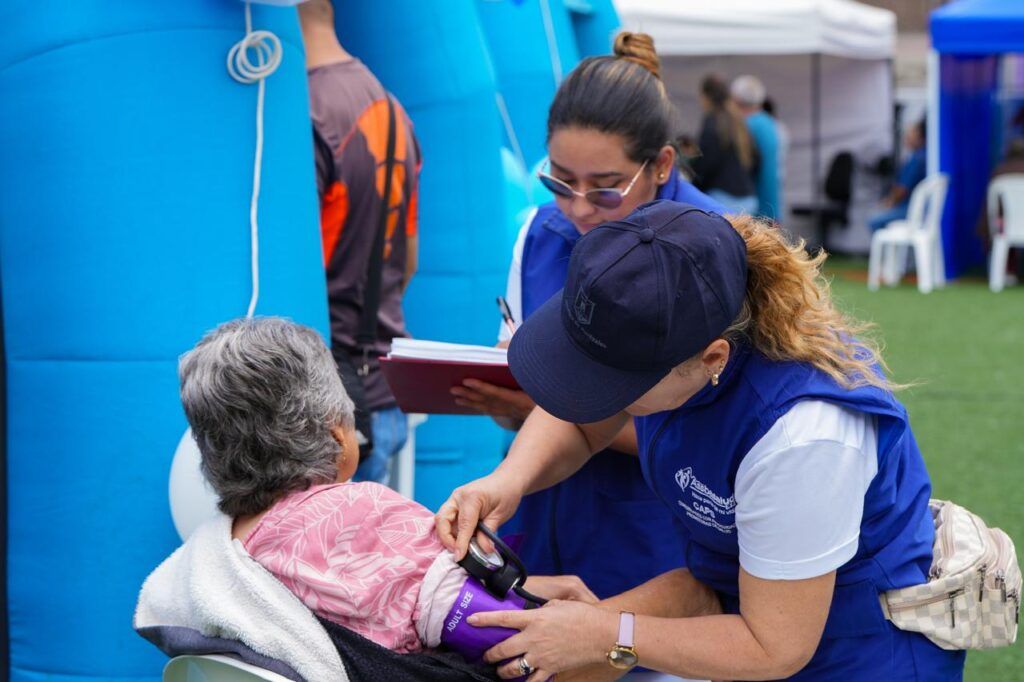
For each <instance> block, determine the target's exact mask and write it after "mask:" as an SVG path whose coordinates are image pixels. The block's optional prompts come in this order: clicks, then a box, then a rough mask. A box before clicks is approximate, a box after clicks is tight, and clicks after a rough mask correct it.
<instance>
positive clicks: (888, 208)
mask: <svg viewBox="0 0 1024 682" xmlns="http://www.w3.org/2000/svg"><path fill="white" fill-rule="evenodd" d="M927 132H928V131H927V129H926V127H925V119H921V120H920V121H919V122H918V123H917V125H915V126H914V127H912V128H911V129H910V130H908V131H907V134H906V136H905V138H904V140H903V142H904V144H905V145H906V147H907V151H909V152H910V155H909V156H908V157H907V160H906V161H904V162H903V165H902V166H901V167H900V172H899V175H898V176H897V178H896V184H895V185H893V186H892V189H891V190H889V193H888V194H887V195H886V196H885V198H884V199H882V206H883V207H884V208H885V210H884V211H882V212H881V213H878V214H877V215H875V216H874V217H873V218H871V219H870V220H868V226H869V227H870V228H871V231H872V232H877V231H878V230H881V229H882V228H883V227H885V226H886V225H888V224H889V223H891V222H892V221H894V220H904V219H906V217H907V210H908V209H909V208H910V194H911V192H913V191H914V188H915V187H917V185H918V183H919V182H921V181H922V180H924V178H925V175H926V174H927V173H928V161H927V158H926V157H925V147H926V143H927V140H928V135H927Z"/></svg>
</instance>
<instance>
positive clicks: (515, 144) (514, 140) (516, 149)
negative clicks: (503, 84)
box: [494, 92, 530, 171]
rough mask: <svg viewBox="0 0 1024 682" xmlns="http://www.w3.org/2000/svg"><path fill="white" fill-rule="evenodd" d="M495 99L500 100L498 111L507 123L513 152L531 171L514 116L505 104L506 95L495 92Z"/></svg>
mask: <svg viewBox="0 0 1024 682" xmlns="http://www.w3.org/2000/svg"><path fill="white" fill-rule="evenodd" d="M494 99H495V100H496V101H497V102H498V113H500V114H501V121H502V123H504V124H505V134H506V135H508V141H509V144H511V145H512V153H513V154H515V155H516V158H517V159H519V163H521V164H523V168H524V169H526V170H527V171H529V170H530V169H529V168H527V167H526V156H525V155H524V154H523V148H522V147H520V146H519V137H518V136H517V135H516V129H515V126H513V125H512V117H511V116H509V114H508V107H507V106H506V105H505V96H504V95H502V94H501V93H500V92H496V93H494Z"/></svg>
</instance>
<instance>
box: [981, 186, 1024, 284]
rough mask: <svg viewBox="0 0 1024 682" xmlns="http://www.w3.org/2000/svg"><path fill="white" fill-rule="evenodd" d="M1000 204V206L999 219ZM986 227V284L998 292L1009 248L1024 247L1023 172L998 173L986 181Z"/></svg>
mask: <svg viewBox="0 0 1024 682" xmlns="http://www.w3.org/2000/svg"><path fill="white" fill-rule="evenodd" d="M1000 205H1002V209H1003V211H1002V218H1001V219H1000V217H999V207H1000ZM1000 226H1001V228H1002V229H1000ZM988 229H989V232H990V233H991V235H992V254H991V256H990V257H989V263H988V287H989V289H991V290H992V291H1002V290H1003V287H1005V286H1006V260H1007V259H1008V258H1009V257H1010V247H1011V246H1024V173H1009V174H1007V175H1000V176H998V177H996V178H994V179H993V180H992V182H991V183H989V186H988Z"/></svg>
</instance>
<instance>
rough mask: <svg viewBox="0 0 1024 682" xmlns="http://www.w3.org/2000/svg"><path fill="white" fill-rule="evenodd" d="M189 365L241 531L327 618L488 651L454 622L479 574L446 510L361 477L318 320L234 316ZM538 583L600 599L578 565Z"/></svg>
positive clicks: (198, 416)
mask: <svg viewBox="0 0 1024 682" xmlns="http://www.w3.org/2000/svg"><path fill="white" fill-rule="evenodd" d="M179 375H180V380H181V401H182V404H183V406H184V409H185V414H186V416H187V418H188V421H189V424H191V426H192V431H193V434H194V436H195V439H196V442H197V444H198V446H199V450H200V453H201V455H202V464H201V466H202V471H203V474H204V475H205V477H206V479H207V480H208V481H209V483H210V485H211V486H212V487H213V490H214V491H215V492H216V494H217V497H218V506H219V508H220V510H221V511H222V512H223V513H224V514H225V515H227V516H228V517H231V522H230V534H231V540H230V542H232V543H233V544H235V545H236V546H237V545H238V544H239V543H240V545H241V547H242V548H244V551H245V553H247V555H248V556H249V557H251V559H253V560H255V561H256V562H257V563H258V564H259V565H260V566H262V567H263V568H265V569H266V570H267V571H269V573H270V574H272V575H273V576H274V577H275V578H276V579H277V580H278V581H280V583H283V585H284V586H285V587H287V588H288V590H289V591H291V592H292V593H293V594H294V595H295V596H297V597H298V598H299V599H300V600H301V601H302V603H303V604H305V605H306V606H307V607H309V609H311V610H312V611H313V612H314V614H315V615H316V616H317V617H319V618H320V619H322V620H326V621H330V622H332V623H335V624H337V625H340V626H342V627H344V628H347V629H348V630H351V631H354V632H356V633H358V634H360V635H362V636H363V637H366V638H367V639H370V640H372V641H373V642H375V643H377V644H379V645H381V646H384V647H386V648H388V649H391V650H392V651H396V652H400V653H409V652H416V651H419V650H420V649H422V648H424V647H437V646H439V645H441V644H445V645H448V646H449V647H450V648H452V649H454V650H456V651H459V652H460V653H463V654H465V655H466V656H467V658H470V659H472V658H474V657H475V656H476V655H477V654H481V653H482V652H483V650H484V649H485V648H486V646H485V647H484V648H479V646H480V645H479V644H476V645H474V647H469V648H468V649H467V648H460V641H459V637H458V633H459V631H460V630H462V629H465V628H469V626H468V625H465V624H464V623H462V624H460V623H459V622H458V621H459V620H461V619H456V621H455V623H454V624H452V618H453V613H454V612H455V611H456V610H457V608H458V607H459V605H460V604H464V603H465V602H466V594H467V589H468V588H467V585H470V587H471V588H472V589H473V590H476V586H473V585H472V581H473V579H472V578H468V575H467V574H466V572H465V571H464V570H463V569H462V568H460V567H459V566H458V565H457V564H455V562H454V560H453V558H452V555H451V554H450V553H449V552H448V550H446V549H445V548H444V547H443V546H442V545H441V543H440V541H439V539H438V538H437V536H436V533H435V530H434V516H433V514H432V513H431V512H430V511H429V510H427V509H426V508H424V507H422V506H421V505H419V504H417V503H416V502H414V501H412V500H409V499H406V498H404V497H402V496H401V495H399V494H398V493H396V492H394V491H392V490H390V489H389V488H386V487H384V486H382V485H379V484H377V483H370V482H364V483H353V482H351V481H350V480H349V479H350V478H351V476H352V474H353V473H354V471H355V469H356V465H357V464H358V452H359V450H358V446H357V444H356V441H355V432H354V428H353V424H354V420H353V404H352V401H351V400H350V399H349V397H348V395H347V394H346V393H345V389H344V388H343V387H342V383H341V381H340V379H339V377H338V374H337V371H336V369H335V365H334V361H333V359H332V358H331V354H330V352H329V351H328V350H327V348H326V347H325V345H324V343H323V341H322V340H321V338H320V336H319V335H318V333H317V332H315V331H314V330H312V329H310V328H308V327H303V326H301V325H298V324H295V323H293V322H290V321H287V320H284V319H280V318H260V319H244V320H235V321H232V322H228V323H226V324H223V325H221V326H220V327H218V328H217V329H215V330H214V331H212V332H210V333H209V334H207V335H206V336H205V337H204V338H203V339H202V340H201V341H200V342H199V343H198V344H197V345H196V347H195V348H194V349H193V350H191V351H190V352H188V353H187V354H185V355H184V356H183V357H182V359H181V362H180V366H179ZM228 527H229V526H228V525H224V528H225V529H227V528H228ZM198 532H199V531H197V534H198ZM226 533H227V530H225V534H226ZM190 541H191V538H190V540H189V542H190ZM187 544H188V542H186V545H187ZM173 559H174V556H172V557H171V559H168V561H172V560H173ZM165 563H167V562H165ZM158 571H160V569H158ZM478 585H479V584H477V586H478ZM530 589H531V590H534V591H535V592H536V591H539V592H540V593H541V594H542V596H545V597H555V598H577V599H585V600H588V601H595V600H596V599H595V598H594V597H593V595H592V594H590V592H589V590H587V589H586V587H585V586H583V584H582V582H580V581H579V580H578V579H576V578H573V577H559V578H531V579H530ZM478 591H482V590H478ZM145 594H146V588H145V587H144V588H143V598H144V597H145ZM478 601H483V600H482V599H481V600H478ZM141 602H142V599H140V603H141ZM519 607H522V603H521V602H520V604H519ZM495 608H516V605H514V604H512V603H506V602H501V601H499V602H498V604H497V606H496V607H495ZM456 626H459V627H456ZM470 629H471V630H475V629H473V628H470ZM453 633H454V634H453ZM472 634H473V636H474V637H476V636H478V635H479V633H478V632H474V633H472ZM498 634H499V635H500V639H504V638H505V637H506V636H507V633H498ZM487 646H489V645H487Z"/></svg>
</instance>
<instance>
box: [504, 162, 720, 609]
mask: <svg viewBox="0 0 1024 682" xmlns="http://www.w3.org/2000/svg"><path fill="white" fill-rule="evenodd" d="M658 198H659V199H675V200H676V201H682V202H686V203H690V204H694V205H695V206H699V207H700V208H704V209H706V210H713V211H721V212H724V210H725V209H724V208H722V207H721V206H720V205H719V204H718V203H717V202H715V201H713V200H712V199H710V198H708V197H707V196H705V195H704V194H703V193H701V192H700V191H699V190H698V189H696V188H695V187H694V186H693V185H691V184H690V183H688V182H686V181H685V180H683V179H682V177H681V176H680V175H679V174H678V173H677V172H673V174H672V176H671V177H670V178H669V181H668V182H666V183H665V184H664V185H662V187H661V188H660V191H659V192H658ZM579 237H580V234H579V232H577V231H576V228H575V227H573V225H572V223H571V222H569V220H568V219H567V218H566V217H565V215H563V214H562V212H561V211H559V210H558V208H557V207H556V206H555V204H554V203H549V204H545V205H544V206H541V207H540V208H539V209H538V210H537V214H536V216H535V217H534V219H533V221H532V223H531V224H530V227H529V230H528V232H527V236H526V241H525V243H524V246H523V260H522V301H523V317H524V318H527V317H529V316H530V315H531V314H533V312H534V311H535V310H536V309H537V308H538V307H540V306H541V304H543V303H544V302H545V301H547V300H548V299H549V298H550V297H551V296H553V295H554V294H556V293H557V292H558V291H560V290H561V289H562V286H563V285H564V284H565V278H566V275H567V271H568V266H569V255H570V253H571V252H572V247H573V246H574V245H575V244H576V240H577V239H579ZM510 527H511V528H519V529H521V530H523V531H525V532H526V541H525V543H524V546H523V548H522V551H521V555H522V558H523V560H524V562H525V563H526V566H527V567H528V568H529V570H530V572H531V573H535V574H537V575H547V574H551V575H556V574H574V575H578V576H580V578H582V579H583V581H584V582H585V583H586V584H587V585H588V586H589V587H590V589H591V590H593V591H594V593H595V594H596V595H597V596H598V597H601V598H605V597H610V596H612V595H615V594H618V593H620V592H624V591H626V590H628V589H630V588H633V587H636V586H637V585H639V584H641V583H643V582H645V581H647V580H649V579H651V578H653V577H655V576H657V575H660V574H662V573H664V572H666V571H670V570H672V569H674V568H679V567H681V566H682V565H683V548H682V547H681V546H680V545H679V543H678V542H676V540H675V538H676V537H677V534H678V531H677V530H676V529H675V526H674V521H673V518H672V515H671V513H668V512H666V510H665V507H664V505H662V504H661V502H660V501H659V500H658V499H657V497H656V496H655V495H654V493H653V492H652V491H651V490H650V489H649V488H648V487H647V484H646V483H645V481H644V479H643V475H642V473H641V471H640V465H639V463H638V461H637V460H636V459H635V458H634V457H631V456H629V455H624V454H622V453H619V452H614V451H610V450H606V451H604V452H600V453H598V454H597V455H595V456H594V457H593V458H591V460H590V461H589V462H588V463H587V464H585V465H584V466H583V468H582V469H580V471H578V472H576V473H575V474H573V475H572V476H571V477H570V478H568V479H567V480H565V481H563V482H562V483H560V484H558V485H556V486H554V487H552V488H549V489H547V490H543V491H540V492H538V493H534V494H533V495H528V496H527V497H526V498H524V499H523V501H522V504H521V505H520V507H519V511H518V512H517V513H516V516H515V518H514V519H513V520H512V522H511V524H510Z"/></svg>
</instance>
